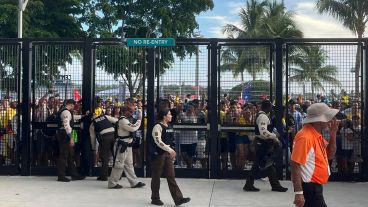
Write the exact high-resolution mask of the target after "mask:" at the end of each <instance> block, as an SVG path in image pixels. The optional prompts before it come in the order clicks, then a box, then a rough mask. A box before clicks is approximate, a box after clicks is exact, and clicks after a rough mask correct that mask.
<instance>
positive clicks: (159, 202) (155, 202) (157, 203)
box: [151, 200, 164, 206]
mask: <svg viewBox="0 0 368 207" xmlns="http://www.w3.org/2000/svg"><path fill="white" fill-rule="evenodd" d="M151 204H153V205H156V206H162V205H164V202H162V201H161V200H152V201H151Z"/></svg>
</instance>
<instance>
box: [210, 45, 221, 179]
mask: <svg viewBox="0 0 368 207" xmlns="http://www.w3.org/2000/svg"><path fill="white" fill-rule="evenodd" d="M218 52H219V48H218V45H217V42H216V41H211V45H210V53H211V62H210V67H211V68H210V71H211V73H210V75H209V77H210V79H211V80H210V83H211V85H210V86H209V87H210V94H209V107H208V112H209V113H208V116H209V120H210V121H209V123H210V136H209V137H211V139H209V140H210V146H211V152H210V165H209V168H210V176H209V177H210V178H211V179H213V178H217V177H218V172H219V165H218V159H219V156H218V149H217V142H218V134H219V133H218V123H219V122H218V119H217V114H218V113H217V112H218V93H217V92H218V91H217V90H218V86H217V72H218V59H217V55H218Z"/></svg>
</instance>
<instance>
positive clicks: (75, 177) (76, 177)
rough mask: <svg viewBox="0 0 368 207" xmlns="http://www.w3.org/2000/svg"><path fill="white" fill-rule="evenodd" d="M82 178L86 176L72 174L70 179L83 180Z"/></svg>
mask: <svg viewBox="0 0 368 207" xmlns="http://www.w3.org/2000/svg"><path fill="white" fill-rule="evenodd" d="M84 179H86V176H81V175H77V176H72V180H84Z"/></svg>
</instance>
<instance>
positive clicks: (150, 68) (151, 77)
mask: <svg viewBox="0 0 368 207" xmlns="http://www.w3.org/2000/svg"><path fill="white" fill-rule="evenodd" d="M146 54H147V56H146V57H147V64H146V66H147V67H146V68H147V88H148V89H149V90H147V136H146V140H147V143H149V140H150V139H151V138H152V129H153V126H154V123H155V89H154V88H155V49H154V48H152V47H149V48H146ZM147 149H148V147H147ZM146 169H149V163H148V166H146ZM147 175H150V172H149V171H148V172H147Z"/></svg>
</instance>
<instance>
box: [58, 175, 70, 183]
mask: <svg viewBox="0 0 368 207" xmlns="http://www.w3.org/2000/svg"><path fill="white" fill-rule="evenodd" d="M57 181H59V182H70V179H69V178H67V177H65V176H59V177H58V179H57Z"/></svg>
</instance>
